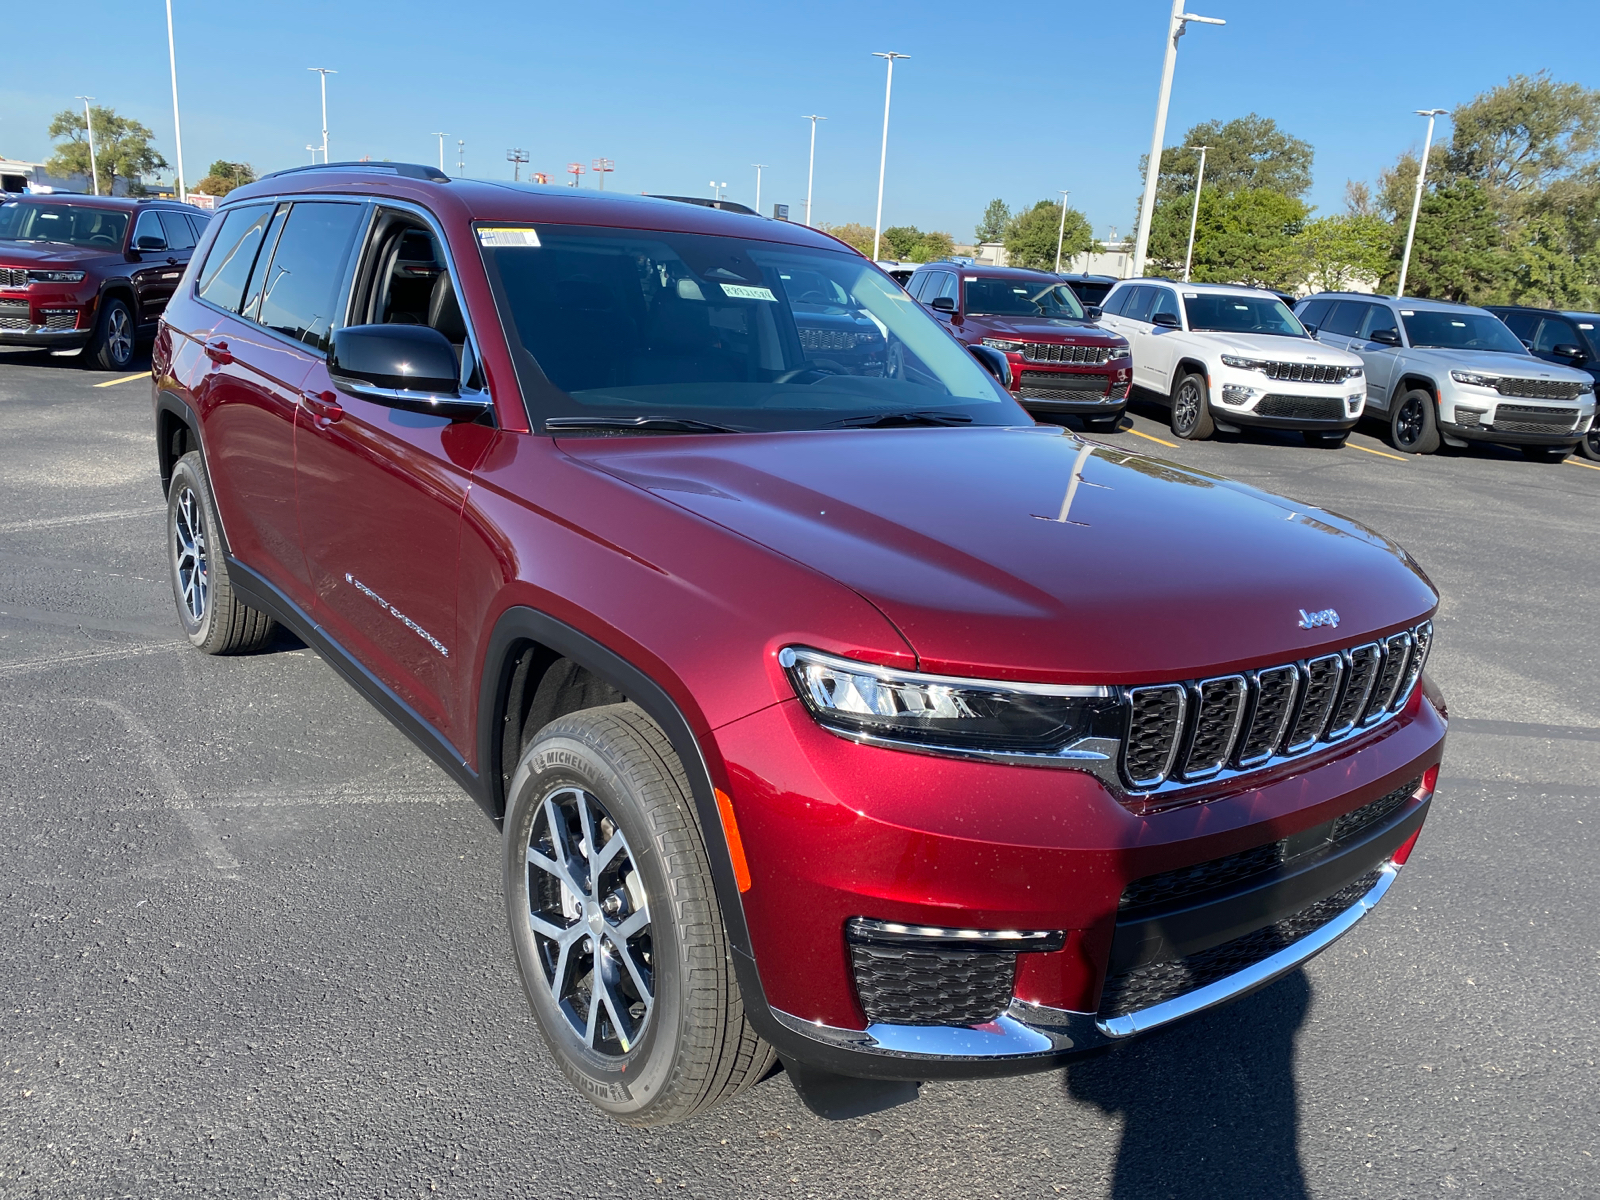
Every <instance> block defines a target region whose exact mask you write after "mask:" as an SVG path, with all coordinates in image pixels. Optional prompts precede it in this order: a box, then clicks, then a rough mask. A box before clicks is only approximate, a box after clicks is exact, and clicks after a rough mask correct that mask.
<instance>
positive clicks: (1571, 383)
mask: <svg viewBox="0 0 1600 1200" xmlns="http://www.w3.org/2000/svg"><path fill="white" fill-rule="evenodd" d="M1582 387H1583V384H1581V383H1578V382H1577V381H1576V380H1566V379H1513V378H1510V377H1508V376H1502V377H1501V378H1499V379H1496V380H1495V381H1494V390H1495V391H1497V392H1499V393H1500V394H1501V395H1502V396H1521V397H1523V398H1524V399H1527V400H1575V399H1577V397H1578V391H1579V389H1580V388H1582Z"/></svg>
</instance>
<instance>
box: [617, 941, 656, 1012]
mask: <svg viewBox="0 0 1600 1200" xmlns="http://www.w3.org/2000/svg"><path fill="white" fill-rule="evenodd" d="M608 932H609V931H608ZM611 941H612V944H613V945H615V946H616V950H617V957H618V958H620V959H621V960H622V965H623V966H624V967H626V968H627V970H628V977H629V978H630V979H632V980H633V987H634V990H635V991H637V992H638V993H639V999H641V1000H643V1001H644V1006H645V1011H647V1012H648V1011H649V1010H650V1008H651V1006H652V1005H653V1004H654V1003H655V995H654V993H653V992H651V990H650V985H649V983H647V982H646V981H645V978H644V976H643V975H642V974H641V973H640V971H639V964H638V963H636V962H634V961H633V954H632V952H631V951H630V950H629V949H628V946H627V943H625V942H619V941H618V940H617V939H616V938H612V939H611Z"/></svg>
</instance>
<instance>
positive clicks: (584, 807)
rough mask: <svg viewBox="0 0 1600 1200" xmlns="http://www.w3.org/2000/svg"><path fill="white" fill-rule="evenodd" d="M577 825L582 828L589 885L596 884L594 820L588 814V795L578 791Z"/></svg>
mask: <svg viewBox="0 0 1600 1200" xmlns="http://www.w3.org/2000/svg"><path fill="white" fill-rule="evenodd" d="M578 826H579V828H581V829H582V830H583V846H582V850H583V856H584V858H586V859H588V860H589V887H590V888H593V887H595V886H596V884H597V881H598V880H599V878H600V864H599V862H598V861H597V860H596V857H595V849H594V821H593V819H592V818H591V817H590V815H589V797H588V795H587V794H586V793H583V792H579V793H578Z"/></svg>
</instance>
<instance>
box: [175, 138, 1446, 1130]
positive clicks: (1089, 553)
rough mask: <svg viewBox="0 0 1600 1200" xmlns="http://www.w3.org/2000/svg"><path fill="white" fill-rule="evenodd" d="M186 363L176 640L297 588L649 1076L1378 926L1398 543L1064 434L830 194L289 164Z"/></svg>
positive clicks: (847, 1099) (186, 292) (1409, 840)
mask: <svg viewBox="0 0 1600 1200" xmlns="http://www.w3.org/2000/svg"><path fill="white" fill-rule="evenodd" d="M805 296H814V297H820V298H821V299H820V300H819V299H816V298H813V299H805V298H804V297H805ZM819 307H820V308H825V309H829V310H840V311H838V312H835V311H830V312H828V313H826V314H824V315H827V316H828V317H829V320H830V321H831V322H833V323H832V324H831V325H828V326H826V327H827V328H831V329H834V330H836V331H837V330H841V329H843V328H844V326H843V325H842V324H840V322H841V321H842V320H844V319H845V317H844V316H841V312H842V313H844V314H845V315H847V316H848V318H849V319H850V320H855V319H856V317H858V316H859V318H860V319H861V321H862V322H863V323H864V324H865V325H868V326H871V327H872V328H873V329H874V331H875V334H876V336H877V338H878V339H879V340H880V342H881V345H882V350H883V353H882V354H881V355H880V354H878V353H877V352H876V350H875V349H874V350H873V352H871V353H866V352H863V353H861V354H857V355H854V356H849V355H840V354H838V353H835V352H834V351H832V350H829V349H826V348H819V346H818V339H816V338H808V337H807V336H806V335H805V332H804V331H805V330H806V329H807V328H812V329H820V328H824V326H822V325H818V324H815V323H814V321H815V318H816V316H817V314H818V309H819ZM808 322H813V323H811V324H808ZM874 345H876V343H875V344H874ZM154 375H155V419H156V425H157V430H158V440H157V445H158V449H159V454H160V471H161V480H162V483H163V485H164V486H165V488H166V490H167V497H168V512H169V539H170V560H171V569H172V581H173V591H174V594H175V596H176V598H177V603H178V612H179V616H180V617H181V619H182V621H183V624H184V628H185V629H186V630H187V631H188V635H189V637H190V640H191V641H192V642H193V643H194V644H195V645H196V646H197V647H199V648H200V649H201V650H204V651H206V652H209V653H223V652H239V651H246V650H252V649H256V648H259V647H261V646H262V645H263V644H264V643H265V642H266V641H267V639H268V638H269V636H270V634H271V631H272V628H273V624H274V622H282V623H283V624H285V625H287V626H289V627H290V628H291V629H292V630H293V631H294V632H295V633H296V634H298V635H299V637H301V638H303V639H304V640H305V641H306V642H308V643H309V644H310V645H311V646H313V647H315V648H316V649H317V650H318V651H319V652H320V653H321V654H322V655H323V656H324V657H325V658H326V659H327V660H328V661H329V662H330V663H331V664H332V665H333V666H334V667H335V668H336V669H337V670H339V671H340V672H341V673H342V674H343V675H344V676H345V677H346V678H347V679H348V680H349V681H350V683H351V684H352V685H353V686H354V687H355V688H356V689H357V690H359V691H360V692H361V693H363V694H364V695H365V696H366V697H367V698H368V699H370V700H371V701H372V702H373V703H374V704H375V705H376V706H377V707H378V708H379V709H381V710H382V711H383V712H384V713H386V714H387V715H388V716H389V717H390V718H391V719H392V720H393V721H394V722H395V723H396V724H397V725H398V726H399V727H400V728H401V729H402V730H404V731H405V732H406V733H407V734H408V735H409V736H410V737H411V738H412V740H413V741H415V742H416V744H417V745H418V746H420V747H421V748H422V749H423V750H425V751H426V752H427V753H428V754H430V755H431V756H432V757H433V758H434V760H435V761H436V762H437V763H438V764H439V765H440V766H441V767H442V768H443V769H444V770H445V771H447V772H448V773H449V774H450V775H451V776H452V777H453V778H455V779H456V780H458V781H459V782H460V784H461V786H462V787H463V788H464V789H465V790H466V791H467V792H468V793H469V794H470V795H471V796H472V797H473V798H474V799H475V800H476V801H477V802H478V804H480V805H481V806H482V807H483V809H484V810H485V811H486V812H487V813H488V815H489V816H490V817H491V818H492V819H493V820H495V821H496V822H499V823H500V825H501V827H502V830H503V834H502V838H503V841H502V844H503V847H504V872H505V876H504V878H505V898H506V904H507V912H508V916H509V921H510V934H511V941H512V944H513V946H514V948H515V952H516V957H517V961H518V964H519V966H520V969H521V973H522V979H523V982H524V984H525V987H526V992H527V998H528V1001H529V1003H530V1004H531V1006H532V1010H533V1013H534V1015H535V1016H536V1018H537V1020H538V1023H539V1026H540V1028H541V1029H542V1031H543V1033H544V1036H545V1038H546V1040H547V1041H548V1043H549V1046H550V1049H551V1051H552V1054H553V1056H554V1058H555V1059H556V1060H557V1061H558V1062H559V1063H560V1065H561V1067H562V1068H563V1070H564V1071H565V1072H566V1074H567V1076H568V1077H569V1078H570V1079H571V1080H572V1082H573V1084H574V1085H575V1086H576V1087H577V1088H578V1089H580V1090H581V1092H582V1093H583V1094H584V1095H585V1096H587V1097H589V1098H590V1099H591V1100H592V1101H594V1103H596V1104H597V1105H599V1106H600V1107H602V1108H604V1109H605V1110H607V1111H608V1112H610V1113H612V1114H614V1115H615V1116H617V1117H618V1118H619V1119H621V1120H624V1121H627V1122H631V1123H634V1124H650V1123H658V1122H664V1121H671V1120H676V1119H680V1118H683V1117H685V1116H688V1115H690V1114H692V1113H695V1112H697V1111H700V1110H702V1109H705V1108H707V1107H709V1106H711V1105H713V1104H715V1103H717V1102H718V1101H720V1100H723V1099H726V1098H728V1097H730V1096H732V1095H734V1094H735V1093H737V1092H738V1091H739V1090H740V1089H742V1088H745V1087H748V1086H750V1085H752V1084H754V1083H755V1082H757V1081H758V1080H760V1079H761V1078H762V1077H763V1076H764V1075H765V1074H767V1073H768V1071H769V1070H770V1069H771V1067H772V1064H773V1062H774V1057H775V1056H776V1057H777V1058H781V1059H782V1061H783V1062H784V1064H785V1065H786V1066H787V1067H788V1070H789V1074H790V1076H791V1078H792V1079H793V1080H794V1082H795V1084H796V1086H797V1087H798V1088H799V1089H800V1091H801V1094H802V1096H803V1097H804V1098H805V1099H806V1101H807V1102H808V1103H809V1104H811V1105H812V1106H813V1107H814V1108H815V1109H817V1110H818V1111H821V1112H824V1113H827V1114H832V1115H842V1114H848V1113H855V1112H860V1111H862V1110H863V1109H864V1108H869V1107H872V1106H877V1105H883V1104H888V1103H893V1102H896V1101H898V1100H899V1099H904V1098H906V1097H907V1096H909V1095H911V1094H914V1082H907V1081H917V1080H925V1079H932V1078H937V1077H964V1076H979V1075H1004V1074H1011V1073H1018V1072H1025V1071H1032V1070H1038V1069H1042V1068H1044V1067H1048V1066H1051V1065H1053V1064H1056V1063H1059V1062H1060V1061H1062V1060H1063V1059H1064V1058H1065V1057H1067V1056H1069V1055H1072V1054H1076V1053H1079V1052H1082V1051H1085V1050H1091V1049H1093V1048H1096V1047H1101V1046H1105V1045H1108V1044H1111V1043H1114V1042H1117V1041H1119V1040H1121V1039H1124V1038H1126V1037H1128V1036H1129V1035H1131V1034H1135V1033H1137V1032H1139V1031H1141V1030H1146V1029H1151V1028H1155V1027H1157V1026H1161V1025H1164V1024H1166V1023H1168V1022H1171V1021H1175V1020H1177V1019H1179V1018H1181V1017H1183V1016H1185V1015H1187V1014H1189V1013H1193V1012H1195V1011H1198V1010H1200V1009H1203V1008H1206V1007H1208V1006H1211V1005H1214V1004H1217V1003H1220V1002H1222V1001H1225V1000H1228V999H1229V998H1231V997H1233V996H1237V995H1239V994H1241V993H1243V992H1246V991H1248V990H1250V989H1253V988H1256V987H1259V986H1261V985H1263V984H1265V983H1267V982H1269V981H1271V980H1272V979H1274V978H1276V977H1278V976H1280V975H1282V974H1284V973H1285V972H1287V971H1290V970H1292V969H1294V968H1295V967H1296V966H1297V965H1298V964H1300V963H1301V962H1303V961H1304V960H1305V959H1307V958H1308V957H1310V956H1311V955H1313V954H1315V953H1317V952H1318V951H1320V950H1321V949H1323V948H1324V947H1326V946H1327V945H1328V944H1330V943H1331V942H1332V941H1333V940H1334V939H1335V938H1337V937H1338V936H1339V935H1341V934H1343V933H1344V932H1345V931H1346V930H1348V929H1349V928H1350V927H1351V926H1352V925H1353V924H1354V923H1355V922H1356V921H1357V920H1358V919H1359V918H1360V917H1361V916H1362V915H1363V914H1364V913H1365V912H1366V911H1367V910H1368V909H1370V908H1371V907H1372V906H1373V905H1374V904H1375V903H1376V902H1377V901H1378V899H1379V898H1380V897H1382V896H1383V895H1384V893H1385V891H1386V890H1387V889H1388V888H1389V887H1390V885H1391V884H1392V883H1393V881H1394V879H1395V877H1396V872H1397V871H1398V870H1399V868H1400V865H1401V864H1402V863H1404V862H1405V861H1406V857H1407V855H1408V854H1409V853H1410V852H1411V848H1412V846H1413V844H1414V842H1415V840H1416V837H1417V834H1418V831H1419V830H1420V828H1421V825H1422V822H1423V819H1424V817H1425V815H1426V813H1427V811H1428V806H1429V801H1430V797H1431V795H1432V791H1433V786H1434V781H1435V779H1436V777H1437V771H1438V765H1439V761H1440V755H1441V752H1442V748H1443V743H1444V736H1445V712H1444V705H1443V702H1442V701H1441V699H1440V698H1439V696H1438V694H1437V693H1436V692H1435V691H1434V690H1433V689H1432V687H1431V685H1430V684H1429V683H1428V682H1427V680H1426V678H1425V676H1424V675H1423V673H1422V669H1423V664H1424V663H1425V662H1426V659H1427V654H1428V648H1429V644H1430V642H1431V640H1432V627H1431V624H1430V617H1431V615H1432V614H1433V612H1434V609H1435V607H1436V604H1437V601H1438V597H1437V595H1436V594H1435V591H1434V589H1433V588H1432V586H1430V584H1429V583H1428V580H1427V579H1426V578H1425V577H1424V575H1423V573H1422V572H1421V570H1420V569H1419V568H1418V567H1417V565H1416V564H1415V563H1414V562H1413V561H1412V560H1411V559H1410V558H1409V557H1408V556H1407V555H1406V553H1405V552H1404V551H1403V550H1401V549H1400V548H1399V547H1397V546H1395V545H1394V544H1392V543H1390V542H1388V541H1386V540H1385V539H1383V538H1382V537H1379V536H1378V535H1376V534H1374V533H1372V532H1371V531H1369V530H1367V529H1364V528H1362V527H1361V526H1359V525H1356V524H1354V523H1353V522H1351V521H1348V520H1346V519H1344V518H1342V517H1339V516H1336V515H1334V514H1332V513H1327V512H1321V511H1318V510H1315V509H1308V508H1307V507H1306V506H1304V505H1302V504H1295V503H1290V502H1288V501H1284V500H1279V499H1277V498H1275V497H1273V496H1270V495H1267V494H1265V493H1262V492H1258V491H1255V490H1254V489H1251V488H1248V487H1244V486H1241V485H1238V484H1233V483H1228V482H1226V481H1224V480H1221V479H1218V478H1216V477H1214V476H1210V475H1205V474H1201V473H1198V472H1194V471H1190V470H1186V469H1184V468H1182V467H1179V466H1175V465H1172V464H1169V463H1165V462H1162V461H1159V460H1156V459H1152V458H1146V457H1142V456H1140V455H1138V454H1135V453H1132V452H1130V451H1128V450H1125V449H1121V448H1119V449H1116V450H1112V449H1109V448H1106V447H1101V446H1096V445H1094V444H1092V443H1088V442H1085V441H1083V440H1081V439H1079V438H1077V437H1076V436H1074V435H1072V434H1071V433H1069V432H1068V431H1066V430H1064V429H1061V428H1058V427H1046V426H1035V425H1034V424H1033V422H1032V421H1031V420H1029V418H1028V416H1027V415H1026V413H1024V412H1023V410H1022V409H1021V408H1019V407H1018V406H1017V404H1016V403H1015V402H1014V401H1013V400H1012V399H1011V398H1010V397H1009V396H1008V395H1007V394H1006V393H1005V392H1004V391H1003V390H1002V389H1001V388H1000V387H999V386H997V385H996V383H995V382H994V380H993V378H992V377H991V376H990V375H989V374H988V373H986V372H985V371H984V370H983V369H982V368H981V367H980V366H979V364H978V362H977V361H976V359H975V358H974V356H972V355H970V354H969V353H968V352H967V350H966V349H964V348H963V347H962V346H961V345H959V344H958V343H957V342H956V341H954V340H952V339H951V338H950V337H949V336H947V334H946V333H945V331H944V330H943V329H942V328H940V326H939V325H938V324H937V323H936V322H935V321H934V320H933V319H932V318H930V317H929V316H928V314H927V313H926V312H924V311H923V310H922V309H921V308H920V307H919V306H918V305H917V304H916V302H915V301H913V300H912V299H911V298H910V297H909V296H908V295H906V293H905V292H904V291H903V290H902V289H901V288H900V287H898V286H897V285H896V284H895V283H894V282H893V281H892V280H891V279H889V277H888V276H886V275H885V274H884V273H883V272H882V271H880V270H879V269H878V268H877V267H876V266H875V265H873V264H872V263H871V262H868V261H867V260H866V259H864V258H863V257H861V256H860V255H859V254H857V253H855V252H854V251H853V250H850V249H849V248H848V247H845V246H844V245H842V244H841V243H839V242H836V241H834V240H833V239H831V238H829V237H827V236H826V235H824V234H821V233H818V232H814V231H812V230H810V229H807V228H805V227H804V226H801V225H796V224H790V223H787V222H781V221H770V220H766V219H763V218H761V217H758V216H753V215H741V214H737V213H729V212H719V211H715V210H712V209H708V208H704V207H697V206H693V205H687V204H678V203H673V202H671V201H665V200H652V199H649V198H645V197H631V196H611V195H603V194H600V193H596V192H580V191H574V190H572V189H570V188H560V187H551V188H541V187H535V186H526V185H513V184H497V183H489V182H473V181H461V180H451V179H448V178H446V177H444V176H443V175H442V174H440V173H439V172H437V171H434V170H433V169H431V168H423V167H409V166H389V167H379V166H377V165H366V166H361V165H351V166H349V167H340V166H339V165H337V164H335V165H334V166H332V167H317V168H312V169H302V170H298V171H294V172H288V173H284V174H280V175H276V176H271V177H268V178H266V179H264V180H262V181H261V182H259V183H256V184H254V185H251V186H249V187H246V188H244V189H241V190H240V191H236V192H234V193H233V194H232V195H231V196H230V197H229V199H228V203H227V205H226V206H225V207H224V208H223V209H222V210H221V214H220V217H219V219H217V220H215V221H213V223H212V228H211V230H210V231H209V232H208V235H207V237H206V239H205V241H204V242H203V243H202V245H201V247H200V249H199V251H198V252H197V256H196V259H195V263H194V264H193V266H192V267H191V269H190V271H189V272H188V274H187V275H186V276H185V278H184V280H183V282H182V285H181V286H180V287H179V289H178V292H177V294H176V295H175V296H174V297H173V299H172V301H171V303H170V304H169V306H168V308H167V312H166V314H165V316H164V318H163V321H162V326H161V332H160V335H159V338H158V340H157V343H156V348H155V354H154ZM1238 1036H1240V1037H1248V1036H1249V1032H1248V1031H1247V1030H1240V1031H1239V1033H1238Z"/></svg>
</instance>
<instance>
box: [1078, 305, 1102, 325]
mask: <svg viewBox="0 0 1600 1200" xmlns="http://www.w3.org/2000/svg"><path fill="white" fill-rule="evenodd" d="M1083 315H1084V316H1085V317H1087V318H1088V319H1089V320H1091V321H1098V320H1099V319H1100V318H1101V317H1103V316H1105V315H1106V310H1105V309H1103V308H1101V307H1100V306H1099V305H1098V304H1090V305H1086V306H1085V307H1084V310H1083Z"/></svg>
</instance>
